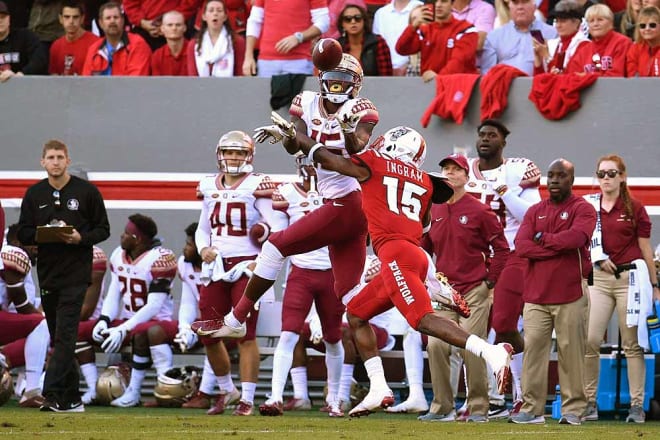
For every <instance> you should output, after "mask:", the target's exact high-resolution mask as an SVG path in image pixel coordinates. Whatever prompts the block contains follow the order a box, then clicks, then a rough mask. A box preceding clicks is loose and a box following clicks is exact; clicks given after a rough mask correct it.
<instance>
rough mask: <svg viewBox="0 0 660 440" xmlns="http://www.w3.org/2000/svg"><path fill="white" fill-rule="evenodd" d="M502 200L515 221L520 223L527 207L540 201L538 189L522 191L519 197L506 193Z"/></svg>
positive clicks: (512, 193)
mask: <svg viewBox="0 0 660 440" xmlns="http://www.w3.org/2000/svg"><path fill="white" fill-rule="evenodd" d="M502 200H504V203H505V204H506V208H507V209H508V210H509V212H511V214H512V215H513V216H514V217H515V218H516V220H518V221H519V222H522V221H523V218H524V217H525V213H526V212H527V210H528V209H529V207H530V206H532V205H535V204H536V203H538V202H540V201H541V194H540V193H539V190H538V188H527V189H524V190H523V191H522V192H521V193H520V195H516V194H515V193H514V192H513V191H507V192H506V193H504V195H503V196H502Z"/></svg>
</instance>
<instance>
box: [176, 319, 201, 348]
mask: <svg viewBox="0 0 660 440" xmlns="http://www.w3.org/2000/svg"><path fill="white" fill-rule="evenodd" d="M174 342H175V343H176V344H178V345H179V348H180V349H181V352H182V353H185V352H186V351H188V350H190V349H191V348H192V347H193V346H194V345H195V344H196V343H197V334H195V332H193V331H192V329H191V328H190V326H186V327H181V328H179V333H177V334H176V336H174Z"/></svg>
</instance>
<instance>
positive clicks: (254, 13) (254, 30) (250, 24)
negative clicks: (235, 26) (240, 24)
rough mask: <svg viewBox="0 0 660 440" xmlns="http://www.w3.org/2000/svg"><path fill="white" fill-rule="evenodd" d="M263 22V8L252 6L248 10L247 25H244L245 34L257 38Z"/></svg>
mask: <svg viewBox="0 0 660 440" xmlns="http://www.w3.org/2000/svg"><path fill="white" fill-rule="evenodd" d="M263 24H264V8H260V7H258V6H252V9H251V10H250V16H249V17H248V20H247V25H246V26H245V36H246V37H256V38H259V35H261V27H262V26H263Z"/></svg>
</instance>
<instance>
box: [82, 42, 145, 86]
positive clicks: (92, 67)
mask: <svg viewBox="0 0 660 440" xmlns="http://www.w3.org/2000/svg"><path fill="white" fill-rule="evenodd" d="M106 41H107V40H106V39H105V38H103V39H101V40H99V41H98V42H97V43H94V44H92V45H91V46H90V47H89V50H88V51H87V58H86V59H85V65H84V66H83V71H82V74H83V75H84V76H90V75H101V74H102V73H103V72H104V71H105V70H106V69H107V68H108V55H107V52H106V49H105V46H106ZM150 61H151V49H150V48H149V46H148V45H147V43H145V41H144V40H143V39H142V37H140V36H139V35H136V34H131V33H124V35H123V36H122V41H121V43H120V44H119V48H118V49H117V50H116V51H115V53H114V55H113V56H112V72H111V74H110V75H112V76H149V63H150Z"/></svg>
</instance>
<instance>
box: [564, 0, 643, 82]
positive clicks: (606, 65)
mask: <svg viewBox="0 0 660 440" xmlns="http://www.w3.org/2000/svg"><path fill="white" fill-rule="evenodd" d="M585 18H586V19H587V23H588V24H589V34H591V38H592V41H590V42H588V43H586V44H582V45H581V46H580V47H579V48H578V50H576V51H575V55H573V57H572V58H571V61H570V63H569V64H568V65H567V66H566V72H568V73H572V72H587V73H596V74H598V75H601V76H619V77H620V76H625V75H626V53H627V52H628V49H629V48H630V46H632V42H631V41H630V39H628V38H627V37H626V36H624V35H621V34H620V33H618V32H615V31H614V14H612V11H611V10H610V8H608V7H607V6H605V5H602V4H598V5H594V6H592V7H590V8H589V9H587V13H586V15H585Z"/></svg>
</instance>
